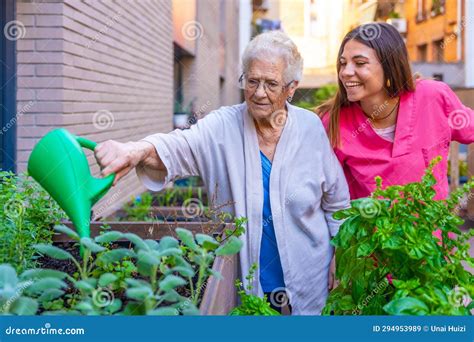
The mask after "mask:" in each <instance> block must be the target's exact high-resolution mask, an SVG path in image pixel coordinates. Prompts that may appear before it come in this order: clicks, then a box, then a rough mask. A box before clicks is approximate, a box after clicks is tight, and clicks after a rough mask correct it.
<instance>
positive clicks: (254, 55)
mask: <svg viewBox="0 0 474 342" xmlns="http://www.w3.org/2000/svg"><path fill="white" fill-rule="evenodd" d="M275 57H281V58H283V60H284V61H285V62H286V68H285V72H284V75H283V81H284V82H285V83H287V82H291V81H300V80H301V77H302V75H303V57H301V55H300V53H299V51H298V48H297V47H296V44H295V43H294V42H293V41H292V40H291V39H290V37H288V36H287V35H286V34H285V33H284V32H282V31H270V32H265V33H262V34H259V35H258V36H256V37H255V38H253V39H252V40H251V41H250V43H249V44H248V45H247V48H246V49H245V51H244V54H243V56H242V69H243V72H244V73H246V72H247V71H248V69H249V66H250V63H251V61H252V60H254V59H261V60H266V59H271V58H275Z"/></svg>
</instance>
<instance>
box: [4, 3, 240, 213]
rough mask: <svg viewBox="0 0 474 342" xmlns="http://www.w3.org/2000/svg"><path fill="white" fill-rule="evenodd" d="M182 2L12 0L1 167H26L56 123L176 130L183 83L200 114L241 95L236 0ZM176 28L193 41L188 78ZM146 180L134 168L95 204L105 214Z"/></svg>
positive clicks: (122, 130)
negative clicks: (183, 6)
mask: <svg viewBox="0 0 474 342" xmlns="http://www.w3.org/2000/svg"><path fill="white" fill-rule="evenodd" d="M182 2H183V3H184V2H187V5H188V6H191V7H193V8H194V9H195V10H194V12H193V15H192V16H191V17H189V18H188V20H187V21H185V22H181V23H178V24H177V22H176V20H177V19H176V18H179V15H178V14H179V13H178V12H177V9H176V8H173V7H174V6H173V2H172V1H169V0H143V1H108V0H101V1H92V0H84V1H80V0H43V1H30V0H17V1H14V0H6V1H5V2H4V3H3V4H2V6H3V8H2V9H1V11H0V12H2V17H1V18H0V19H2V29H3V30H4V32H5V34H4V35H3V36H2V45H1V46H2V50H1V56H2V63H3V64H4V65H3V66H2V67H3V68H4V70H8V71H9V72H10V73H9V75H10V76H11V77H9V78H8V79H7V78H6V77H4V76H5V75H6V73H5V72H2V75H3V76H2V86H3V87H2V97H1V98H2V103H1V104H2V117H1V118H2V120H1V126H2V127H3V129H2V135H1V136H2V139H1V140H0V142H1V143H2V150H1V152H2V153H1V154H2V165H1V168H2V169H12V170H15V171H17V172H22V171H25V170H26V166H27V161H28V157H29V155H30V153H31V150H32V148H33V147H34V145H35V144H36V143H37V142H38V141H39V139H40V138H41V137H43V136H44V135H45V134H46V133H47V132H49V131H51V130H52V129H54V128H57V127H64V128H66V129H68V130H69V131H70V132H71V133H73V134H77V135H80V136H83V137H85V138H88V139H91V140H93V141H96V142H102V141H105V140H108V139H114V140H118V141H121V142H127V141H131V140H138V139H140V138H142V137H144V136H146V135H149V134H153V133H158V132H169V131H171V130H172V129H173V114H174V112H175V108H176V94H177V93H178V88H182V89H181V91H182V94H183V99H185V100H187V101H189V102H192V103H193V107H192V111H193V112H194V113H196V112H198V114H199V115H200V116H203V115H205V114H207V113H209V112H210V111H211V110H213V109H216V108H218V107H220V106H221V105H224V104H235V103H238V102H240V89H239V88H238V82H237V80H238V64H239V15H238V14H239V2H238V1H237V0H232V1H221V0H189V1H188V0H183V1H182ZM222 16H224V17H225V19H222ZM196 27H197V28H198V29H199V30H200V31H199V32H197V34H196V31H194V30H195V29H196ZM177 30H179V32H180V33H181V34H183V33H184V35H185V39H187V40H188V41H189V42H191V43H192V45H193V46H194V48H195V49H194V51H193V54H192V56H191V57H189V60H188V62H187V64H186V63H184V65H185V68H184V69H185V71H184V73H183V75H182V76H183V78H182V80H181V81H182V83H181V84H177V83H176V76H175V75H176V68H177V63H178V64H179V57H180V56H181V54H180V53H179V52H178V49H179V41H177V36H178V35H176V31H177ZM13 50H14V51H13ZM9 56H10V57H9ZM11 56H14V57H15V58H14V60H12V59H11ZM7 57H8V58H7ZM7 63H8V64H7ZM12 89H14V90H12ZM6 90H8V91H9V92H8V93H6ZM15 97H16V98H15ZM6 109H7V110H6ZM86 154H87V157H88V161H89V164H90V166H91V171H92V174H93V175H94V176H99V174H100V170H99V167H98V166H97V164H96V162H95V158H94V157H93V155H92V153H91V152H89V151H88V152H86ZM144 190H145V189H144V188H143V187H142V186H141V185H140V184H139V181H138V179H137V177H136V176H135V174H134V173H132V174H130V175H128V176H127V177H125V178H124V179H123V180H122V181H121V182H120V183H119V184H118V185H117V186H116V187H114V188H113V189H112V190H111V191H109V193H108V194H107V196H106V197H105V198H104V199H103V200H102V201H101V202H100V203H99V204H98V205H97V206H98V207H99V209H100V210H102V214H103V215H106V214H108V213H110V212H111V211H113V210H114V209H115V208H118V207H120V206H121V205H122V204H123V202H125V201H128V200H129V199H130V198H131V196H133V195H136V194H139V193H140V192H142V191H144Z"/></svg>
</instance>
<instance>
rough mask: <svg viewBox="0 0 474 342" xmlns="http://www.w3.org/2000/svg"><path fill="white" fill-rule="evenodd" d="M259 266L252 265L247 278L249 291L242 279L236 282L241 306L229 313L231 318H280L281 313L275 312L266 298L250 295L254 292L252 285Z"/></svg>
mask: <svg viewBox="0 0 474 342" xmlns="http://www.w3.org/2000/svg"><path fill="white" fill-rule="evenodd" d="M256 270H257V264H252V266H251V267H250V270H249V274H248V275H247V276H246V277H245V279H247V281H248V285H247V289H245V288H244V285H243V283H242V281H241V280H240V279H237V280H236V281H235V287H237V289H239V290H238V295H239V297H240V305H239V306H237V307H235V308H234V309H232V311H231V312H230V313H229V315H231V316H280V313H279V312H278V311H276V310H274V309H273V308H272V307H271V306H270V303H268V301H267V298H266V296H264V298H261V297H258V296H255V295H252V294H249V292H250V291H252V288H253V286H252V284H253V279H254V274H255V271H256Z"/></svg>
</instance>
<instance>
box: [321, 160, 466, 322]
mask: <svg viewBox="0 0 474 342" xmlns="http://www.w3.org/2000/svg"><path fill="white" fill-rule="evenodd" d="M440 160H441V158H440V157H438V158H436V159H435V160H433V161H432V162H431V163H430V166H429V167H428V169H427V170H426V172H425V175H424V176H423V178H422V181H421V182H419V183H411V184H407V185H404V186H389V187H387V188H386V189H383V188H382V180H381V179H380V177H377V178H376V182H377V188H376V190H375V191H374V193H373V194H372V196H371V197H369V198H363V199H358V200H355V201H352V203H351V208H350V209H346V210H342V211H340V212H338V213H336V214H335V215H334V217H335V218H337V219H345V221H344V223H343V224H342V225H341V227H340V230H339V233H338V234H337V235H336V237H335V238H334V239H333V240H332V241H331V243H332V244H333V245H334V246H335V247H336V261H337V267H336V277H337V279H339V281H340V284H339V286H338V287H337V288H336V289H334V290H333V291H332V292H331V293H330V295H329V297H328V300H327V304H326V307H325V308H324V310H323V314H327V315H329V314H336V315H346V314H353V315H354V314H363V315H383V314H391V315H469V314H470V310H471V309H472V308H473V304H472V302H471V304H469V302H470V301H471V298H472V296H473V294H474V286H473V284H474V279H473V275H472V274H471V273H469V272H468V271H466V270H465V269H464V267H463V265H462V262H467V264H468V265H470V266H471V267H473V266H474V262H473V258H472V257H470V256H469V244H468V243H467V241H468V239H469V238H470V237H471V236H474V234H473V230H470V232H469V233H462V232H461V231H460V230H459V229H458V226H459V225H460V224H462V223H463V220H462V219H461V218H459V217H457V216H456V215H455V214H454V212H453V211H454V209H455V207H456V206H457V203H458V201H459V198H461V197H462V196H463V194H464V193H466V192H468V191H469V190H470V189H471V188H473V187H474V180H471V181H470V182H469V183H467V184H466V185H465V186H464V187H463V188H461V189H459V190H458V191H456V192H453V193H452V194H451V196H450V198H449V199H447V200H442V201H436V200H434V199H433V198H434V196H435V194H436V193H435V190H434V189H433V186H434V185H435V183H436V179H435V177H434V176H433V168H434V166H435V165H436V164H437V163H438V162H439V161H440ZM436 231H438V232H439V233H440V234H441V241H440V240H439V239H438V238H437V237H435V236H434V235H433V233H435V232H436ZM448 234H456V236H455V237H454V236H448Z"/></svg>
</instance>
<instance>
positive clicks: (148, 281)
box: [0, 220, 244, 315]
mask: <svg viewBox="0 0 474 342" xmlns="http://www.w3.org/2000/svg"><path fill="white" fill-rule="evenodd" d="M241 222H244V221H243V220H241ZM55 228H56V230H57V231H60V232H62V233H64V234H66V235H68V236H69V237H70V238H71V239H72V240H74V241H76V242H77V245H78V247H81V248H82V251H83V253H82V257H81V258H76V257H75V256H74V255H73V254H74V253H70V252H69V251H65V250H63V249H61V248H58V247H56V246H52V245H48V244H44V243H41V244H36V245H34V248H35V249H36V250H37V251H38V253H40V254H42V255H44V256H48V257H50V258H54V259H57V260H63V261H64V260H67V261H70V262H72V263H73V264H74V265H75V268H76V272H74V274H72V275H70V274H67V273H64V272H60V271H57V270H50V269H30V270H27V271H25V272H23V273H22V274H21V275H20V276H18V275H17V272H16V271H15V269H14V268H12V267H11V266H10V265H7V264H4V265H0V314H15V315H25V314H27V315H34V314H38V313H41V314H52V315H59V314H61V315H63V314H67V315H116V314H120V315H178V314H184V315H189V314H191V315H193V314H199V310H198V308H197V307H198V304H199V300H200V295H201V293H202V291H203V289H204V288H205V282H206V281H207V279H208V278H209V276H210V275H213V276H215V277H221V275H220V274H219V273H217V272H215V271H214V270H212V264H213V261H214V259H215V257H216V256H217V255H219V254H220V253H218V251H219V250H224V251H225V253H221V254H222V255H224V254H225V255H230V254H234V253H238V252H239V250H240V247H241V244H238V243H236V242H235V239H236V238H237V236H239V235H241V234H242V233H243V231H242V229H239V230H237V233H234V232H231V233H232V234H231V235H230V236H231V237H232V239H223V240H221V241H220V242H218V241H217V240H216V239H214V238H213V237H212V236H209V235H205V234H196V235H193V234H192V233H191V232H190V231H188V230H186V229H182V228H177V229H176V234H177V236H178V237H179V239H180V241H178V240H177V239H175V238H173V237H170V236H166V237H163V238H162V239H161V240H160V241H159V242H157V241H155V240H144V239H142V238H140V237H139V236H137V235H135V234H132V233H121V232H116V231H107V232H103V233H102V234H100V235H99V236H97V237H95V238H94V239H91V238H79V236H78V235H77V233H76V232H74V231H73V230H71V229H69V228H67V227H65V226H57V227H55ZM119 239H125V240H128V241H129V242H130V243H131V245H132V246H133V248H132V249H126V248H118V249H110V247H111V246H112V244H113V243H116V241H117V240H119ZM179 287H185V288H186V289H187V294H189V296H183V295H182V294H180V293H178V291H177V289H178V288H179ZM120 296H122V298H123V297H125V298H126V302H123V301H122V299H120V298H119V297H120Z"/></svg>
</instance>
